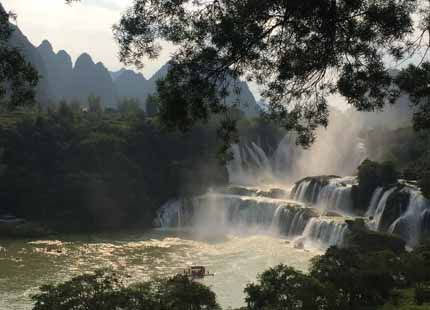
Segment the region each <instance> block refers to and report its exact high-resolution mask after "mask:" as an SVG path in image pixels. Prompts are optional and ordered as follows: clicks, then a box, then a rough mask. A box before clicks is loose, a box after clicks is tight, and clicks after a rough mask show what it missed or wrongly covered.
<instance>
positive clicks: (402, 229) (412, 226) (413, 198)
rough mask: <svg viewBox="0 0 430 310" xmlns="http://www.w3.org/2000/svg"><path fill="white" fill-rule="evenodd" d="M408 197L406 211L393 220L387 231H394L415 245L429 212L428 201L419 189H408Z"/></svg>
mask: <svg viewBox="0 0 430 310" xmlns="http://www.w3.org/2000/svg"><path fill="white" fill-rule="evenodd" d="M408 191H409V194H410V197H409V204H408V207H407V209H406V211H405V212H404V213H403V214H402V215H401V216H400V217H399V218H398V219H397V220H395V221H394V222H393V223H392V224H391V225H390V227H389V228H388V233H391V234H393V233H396V234H398V235H400V236H402V238H403V239H404V240H405V241H406V242H407V244H408V245H410V246H416V245H417V244H418V242H419V238H420V235H421V231H422V224H425V223H423V221H424V219H425V217H426V214H427V212H429V210H430V207H429V202H428V201H427V199H425V198H424V196H423V195H422V194H421V192H420V191H417V190H413V189H408Z"/></svg>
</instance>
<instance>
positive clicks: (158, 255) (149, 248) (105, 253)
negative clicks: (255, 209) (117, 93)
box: [0, 230, 318, 310]
mask: <svg viewBox="0 0 430 310" xmlns="http://www.w3.org/2000/svg"><path fill="white" fill-rule="evenodd" d="M56 239H59V240H56ZM316 254H318V253H315V252H307V251H303V250H298V249H295V248H294V247H293V245H292V244H289V243H288V241H286V240H284V239H280V238H278V237H273V236H266V235H251V236H249V235H248V236H239V235H227V236H222V237H220V236H218V237H216V238H213V239H210V240H208V239H205V240H203V239H201V240H198V239H196V238H195V237H192V235H191V234H188V233H187V232H177V231H170V232H169V231H159V230H154V231H151V232H149V233H145V234H140V235H138V234H135V235H130V234H122V235H120V234H112V235H95V236H73V237H64V239H63V237H62V238H59V237H56V238H55V239H52V240H39V241H31V242H30V241H22V240H21V241H1V240H0V309H1V310H6V309H8V310H9V309H10V310H28V309H31V300H30V296H31V295H32V294H34V293H35V292H37V288H38V287H39V286H40V285H42V284H45V283H51V282H61V281H64V280H66V279H69V278H70V277H72V276H74V275H78V274H81V273H83V272H87V271H91V270H94V269H97V268H101V267H112V268H115V269H116V270H120V271H123V272H126V273H127V274H129V275H131V281H140V280H145V279H149V278H153V277H168V276H172V275H174V274H176V273H178V272H181V271H182V270H183V269H184V268H186V267H187V266H188V265H194V264H199V265H200V264H201V265H205V266H207V268H208V269H209V271H210V272H213V273H215V276H214V277H208V278H206V279H204V280H203V282H204V283H205V284H207V285H209V286H210V287H212V289H213V290H214V291H215V292H216V293H217V296H218V299H219V302H220V303H221V304H222V306H224V307H227V306H232V307H238V306H242V305H243V304H244V302H243V288H244V287H245V285H246V284H247V283H249V282H251V281H254V280H255V279H256V275H257V274H258V273H260V272H262V271H264V270H265V269H267V268H268V267H270V266H274V265H276V264H280V263H284V264H288V265H290V266H293V267H296V268H298V269H301V270H306V269H307V268H308V267H309V261H310V259H311V258H312V257H313V256H315V255H316Z"/></svg>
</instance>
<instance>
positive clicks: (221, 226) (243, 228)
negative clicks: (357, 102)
mask: <svg viewBox="0 0 430 310" xmlns="http://www.w3.org/2000/svg"><path fill="white" fill-rule="evenodd" d="M318 216H319V215H318V211H317V210H316V209H314V208H309V207H305V206H304V205H303V204H301V203H299V202H294V201H290V200H282V199H270V198H262V197H248V196H238V195H227V194H215V193H210V194H206V195H203V196H199V197H194V198H190V199H182V200H176V201H169V202H168V203H166V204H165V205H164V206H163V207H162V208H161V209H160V211H159V214H158V217H157V218H158V224H159V225H160V226H161V227H162V228H169V227H173V228H191V229H192V230H193V231H195V232H196V233H198V234H205V235H208V234H225V233H230V232H234V233H253V232H256V231H257V232H259V233H265V232H266V233H271V234H273V233H276V234H279V235H282V236H284V237H287V238H291V239H295V238H300V237H303V238H304V240H306V243H307V244H309V245H312V246H315V245H316V244H318V245H319V246H321V247H327V246H330V245H335V244H340V242H341V241H342V237H341V235H342V234H343V233H344V232H345V230H344V229H343V228H344V227H346V225H345V224H340V223H335V221H331V220H328V219H324V220H320V219H319V218H317V217H318ZM339 219H340V220H342V218H339Z"/></svg>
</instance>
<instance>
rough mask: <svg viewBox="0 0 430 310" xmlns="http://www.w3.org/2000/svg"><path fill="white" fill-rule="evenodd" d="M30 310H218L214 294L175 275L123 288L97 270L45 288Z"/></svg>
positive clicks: (118, 281)
mask: <svg viewBox="0 0 430 310" xmlns="http://www.w3.org/2000/svg"><path fill="white" fill-rule="evenodd" d="M33 301H34V307H33V310H53V309H56V310H70V309H91V310H92V309H98V310H113V309H123V310H137V309H148V310H149V309H151V310H219V309H220V307H219V305H218V304H217V302H216V298H215V294H214V293H213V292H212V291H211V290H210V289H209V288H208V287H206V286H204V285H203V284H200V283H198V282H195V281H193V280H190V279H189V278H188V277H187V276H182V275H178V276H175V277H173V278H170V279H167V280H160V281H155V280H154V281H148V282H142V283H136V284H134V285H130V286H126V285H125V284H124V283H123V277H121V276H120V275H119V274H118V273H116V272H114V271H112V270H108V269H101V270H96V271H95V272H94V273H91V274H84V275H81V276H77V277H75V278H72V279H71V280H69V281H66V282H64V283H60V284H58V285H45V286H42V287H41V292H40V293H39V294H36V295H34V296H33Z"/></svg>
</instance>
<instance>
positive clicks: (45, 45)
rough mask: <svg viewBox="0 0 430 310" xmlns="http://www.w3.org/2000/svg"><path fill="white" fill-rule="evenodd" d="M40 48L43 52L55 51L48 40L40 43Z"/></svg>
mask: <svg viewBox="0 0 430 310" xmlns="http://www.w3.org/2000/svg"><path fill="white" fill-rule="evenodd" d="M38 48H39V49H42V50H46V51H50V52H53V51H54V49H53V48H52V44H51V42H49V41H48V40H43V41H42V43H40V45H39V47H38Z"/></svg>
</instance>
